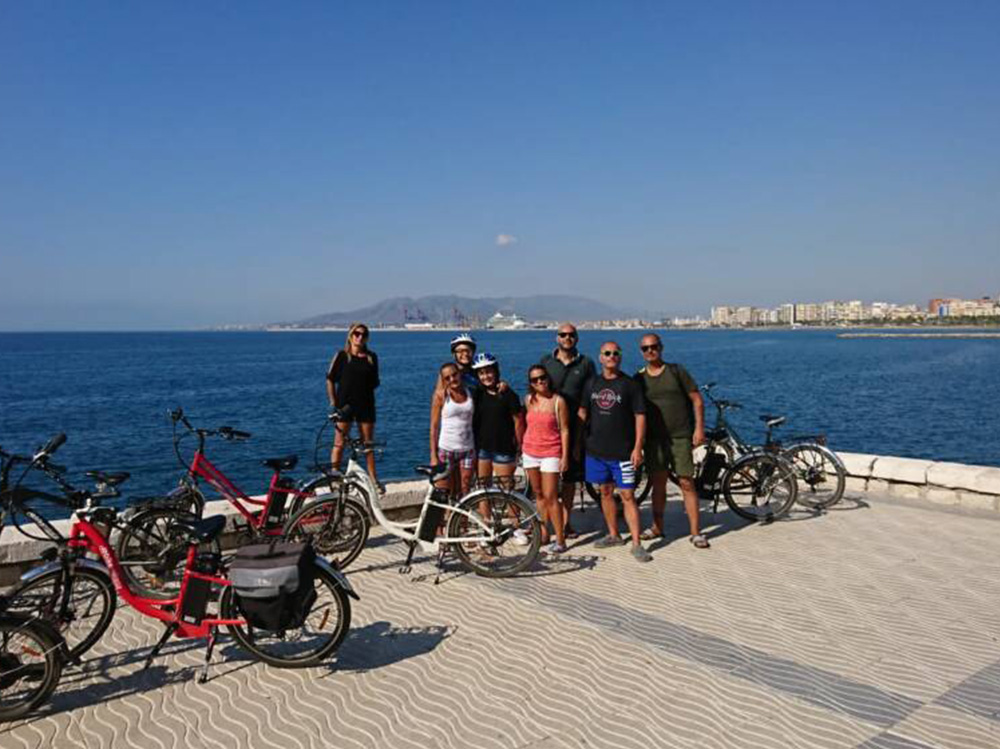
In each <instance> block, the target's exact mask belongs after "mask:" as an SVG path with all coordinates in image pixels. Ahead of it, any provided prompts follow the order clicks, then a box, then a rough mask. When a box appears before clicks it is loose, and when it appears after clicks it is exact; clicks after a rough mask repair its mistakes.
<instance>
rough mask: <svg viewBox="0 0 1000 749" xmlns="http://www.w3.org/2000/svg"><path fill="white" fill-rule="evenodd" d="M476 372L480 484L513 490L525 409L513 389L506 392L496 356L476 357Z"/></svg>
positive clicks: (475, 413) (474, 368) (474, 394)
mask: <svg viewBox="0 0 1000 749" xmlns="http://www.w3.org/2000/svg"><path fill="white" fill-rule="evenodd" d="M472 368H473V370H474V371H475V373H476V377H477V378H478V380H479V387H478V388H477V389H475V390H474V391H473V394H472V399H473V403H474V404H475V409H474V418H473V432H474V434H475V437H476V450H477V457H478V465H477V468H478V474H479V481H480V482H481V483H483V484H489V483H491V482H492V479H493V477H494V476H496V478H497V483H498V484H500V485H501V486H510V485H511V484H512V483H513V481H512V479H511V477H512V476H513V475H514V469H515V468H516V467H517V455H518V453H519V452H520V451H521V437H522V436H523V435H524V409H523V407H522V406H521V399H520V398H519V397H518V395H517V393H515V392H514V391H513V390H512V389H511V388H509V387H507V388H502V387H501V382H500V363H499V362H498V361H497V358H496V357H495V356H493V354H488V353H482V354H479V355H478V356H476V358H475V361H473V363H472Z"/></svg>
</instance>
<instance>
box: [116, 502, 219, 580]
mask: <svg viewBox="0 0 1000 749" xmlns="http://www.w3.org/2000/svg"><path fill="white" fill-rule="evenodd" d="M199 517H200V516H197V515H194V514H192V513H190V512H187V511H186V510H180V509H175V508H169V507H154V508H152V509H149V510H144V511H143V512H140V513H138V514H137V515H135V516H134V517H133V518H131V519H130V520H129V521H128V524H127V525H126V526H125V527H124V528H122V529H121V532H120V533H119V535H118V543H117V545H116V548H115V553H116V554H117V556H118V561H119V563H120V564H121V567H122V574H123V577H124V578H125V583H126V585H128V587H129V590H131V591H132V592H133V593H135V594H136V595H140V596H144V597H147V598H156V599H159V600H165V599H168V598H176V597H177V596H178V595H179V594H180V590H181V580H182V578H183V577H184V565H185V564H186V562H187V553H188V547H189V546H190V545H191V539H190V535H189V532H188V526H187V524H178V522H177V521H178V520H183V521H187V522H195V521H197V520H198V519H199ZM201 546H202V547H203V548H201V549H200V550H201V551H210V552H214V553H221V551H222V547H221V546H220V544H219V541H218V539H215V540H213V541H211V542H210V543H207V544H202V545H201Z"/></svg>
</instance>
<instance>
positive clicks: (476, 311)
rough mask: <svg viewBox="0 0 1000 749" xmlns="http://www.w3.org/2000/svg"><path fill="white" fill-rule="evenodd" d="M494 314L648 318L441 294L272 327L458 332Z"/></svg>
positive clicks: (572, 301)
mask: <svg viewBox="0 0 1000 749" xmlns="http://www.w3.org/2000/svg"><path fill="white" fill-rule="evenodd" d="M496 312H503V313H504V314H506V315H509V314H511V313H515V314H517V315H520V316H521V317H523V318H525V319H526V320H528V321H529V322H536V321H538V322H553V321H561V320H581V321H582V320H616V319H622V318H630V317H641V316H646V313H645V312H644V311H641V310H636V309H629V308H624V307H612V306H611V305H608V304H604V303H603V302H597V301H594V300H593V299H587V298H585V297H579V296H569V295H560V294H548V295H545V296H524V297H513V296H508V297H485V298H482V299H472V298H469V297H462V296H453V295H443V296H424V297H419V298H417V299H414V298H412V297H394V298H392V299H385V300H383V301H381V302H379V303H377V304H373V305H371V306H370V307H363V308H361V309H354V310H349V311H346V312H327V313H326V314H323V315H316V316H315V317H309V318H306V319H305V320H298V321H296V322H285V323H275V326H276V327H286V328H321V327H342V326H346V325H349V324H350V323H352V322H354V321H356V320H359V321H362V322H364V323H366V324H368V325H405V324H407V323H431V324H434V325H454V326H457V327H470V328H471V327H479V326H481V325H483V324H485V323H486V321H487V320H489V319H490V318H491V317H492V316H493V315H494V314H495V313H496Z"/></svg>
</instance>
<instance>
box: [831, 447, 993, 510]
mask: <svg viewBox="0 0 1000 749" xmlns="http://www.w3.org/2000/svg"><path fill="white" fill-rule="evenodd" d="M838 454H839V455H840V457H841V459H842V460H843V461H844V466H845V468H846V469H847V482H846V489H847V491H852V492H867V493H869V494H884V495H886V494H887V495H890V496H892V497H897V498H900V499H904V500H906V499H910V500H927V501H930V502H933V503H934V504H938V505H944V506H950V507H964V508H967V509H970V510H976V511H988V512H996V513H1000V468H993V467H990V466H974V465H965V464H963V463H948V462H937V461H933V460H916V459H913V458H896V457H892V456H887V455H868V454H865V453H838Z"/></svg>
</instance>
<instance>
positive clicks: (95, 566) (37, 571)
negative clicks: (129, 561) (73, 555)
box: [21, 559, 109, 583]
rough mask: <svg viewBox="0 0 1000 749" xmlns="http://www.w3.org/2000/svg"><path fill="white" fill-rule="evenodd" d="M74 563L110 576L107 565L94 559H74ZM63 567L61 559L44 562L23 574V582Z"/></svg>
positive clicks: (28, 581)
mask: <svg viewBox="0 0 1000 749" xmlns="http://www.w3.org/2000/svg"><path fill="white" fill-rule="evenodd" d="M73 564H74V565H76V566H77V567H86V568H87V569H91V570H93V571H94V572H100V573H101V574H103V575H105V576H106V577H109V576H108V569H107V567H105V566H104V565H103V564H101V563H100V562H95V561H94V560H93V559H76V560H74V561H73ZM61 569H62V562H59V561H55V562H49V563H48V564H43V565H41V566H39V567H34V568H32V569H30V570H28V571H27V572H25V573H24V574H23V575H21V582H22V583H30V582H31V581H32V580H34V579H36V578H39V577H41V576H42V575H47V574H48V573H49V572H52V571H53V570H61Z"/></svg>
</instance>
